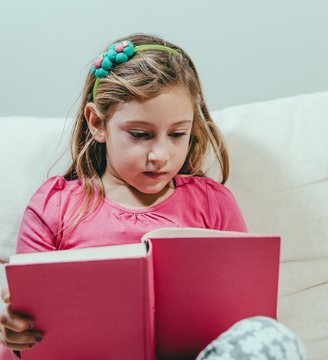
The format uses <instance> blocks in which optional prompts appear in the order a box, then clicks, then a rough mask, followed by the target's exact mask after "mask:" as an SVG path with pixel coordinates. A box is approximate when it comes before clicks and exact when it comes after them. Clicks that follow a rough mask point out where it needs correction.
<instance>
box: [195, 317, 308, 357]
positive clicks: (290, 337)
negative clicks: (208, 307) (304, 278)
mask: <svg viewBox="0 0 328 360" xmlns="http://www.w3.org/2000/svg"><path fill="white" fill-rule="evenodd" d="M305 359H306V355H305V350H304V346H303V344H302V342H301V340H300V339H299V338H298V336H297V335H295V334H294V333H293V332H292V331H291V330H289V329H288V328H287V327H286V326H284V325H282V324H281V323H279V322H278V321H276V320H273V319H270V318H267V317H263V316H257V317H253V318H248V319H244V320H241V321H239V322H237V323H236V324H235V325H233V326H232V327H231V328H230V329H228V330H227V331H226V332H224V333H223V334H221V335H220V336H219V337H218V338H217V339H215V340H214V341H213V342H211V343H210V344H209V345H208V346H207V347H206V348H205V349H204V350H203V351H202V352H201V353H200V354H199V355H198V356H197V358H196V360H305Z"/></svg>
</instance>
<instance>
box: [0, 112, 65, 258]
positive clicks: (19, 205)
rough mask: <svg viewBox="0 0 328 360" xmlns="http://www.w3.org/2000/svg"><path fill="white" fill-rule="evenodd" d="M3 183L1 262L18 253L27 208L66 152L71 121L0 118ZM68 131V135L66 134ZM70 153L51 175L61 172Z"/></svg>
mask: <svg viewBox="0 0 328 360" xmlns="http://www.w3.org/2000/svg"><path fill="white" fill-rule="evenodd" d="M0 126H1V132H0V143H1V148H2V149H3V151H2V152H1V172H2V174H3V175H2V181H1V183H0V202H1V204H3V206H2V210H1V212H0V226H1V238H0V260H4V259H7V258H8V256H9V255H10V254H13V253H14V252H15V241H16V237H17V233H18V230H19V226H20V222H21V219H22V216H23V212H24V210H25V207H26V205H27V203H28V201H29V200H30V198H31V196H32V194H33V193H34V192H35V190H36V189H37V188H38V187H39V185H40V184H41V183H42V182H43V181H44V180H45V179H46V178H47V173H48V171H50V170H51V166H52V165H54V162H55V161H56V160H57V158H58V157H60V156H61V154H63V152H64V150H65V149H66V148H67V138H68V135H69V133H70V131H71V121H70V120H67V121H66V120H65V119H64V118H33V117H14V116H12V117H3V118H0ZM64 129H65V131H63V130H64ZM68 154H69V152H66V153H65V156H64V157H63V158H62V159H61V161H59V162H58V163H57V164H56V165H55V167H54V168H53V170H51V174H55V173H56V172H58V171H62V170H63V168H64V167H65V165H66V164H67V158H68Z"/></svg>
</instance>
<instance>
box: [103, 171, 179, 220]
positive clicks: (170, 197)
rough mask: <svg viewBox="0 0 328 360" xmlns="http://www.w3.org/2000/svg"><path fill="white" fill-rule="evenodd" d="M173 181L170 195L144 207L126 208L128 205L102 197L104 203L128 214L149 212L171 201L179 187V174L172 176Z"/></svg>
mask: <svg viewBox="0 0 328 360" xmlns="http://www.w3.org/2000/svg"><path fill="white" fill-rule="evenodd" d="M173 181H174V184H175V189H174V191H173V193H172V194H171V195H169V196H168V197H167V198H166V199H164V200H162V201H161V202H159V203H158V204H156V205H152V206H147V207H144V208H136V209H134V208H128V207H125V206H122V205H120V204H118V203H116V202H114V201H112V200H110V199H109V198H107V197H105V199H104V202H105V203H106V204H108V205H109V206H111V207H113V208H115V209H118V210H121V211H124V212H126V213H130V214H144V213H150V212H153V211H156V210H159V209H160V208H162V207H163V206H166V205H167V203H168V202H170V201H171V199H172V198H173V197H175V196H176V194H177V193H178V192H179V190H180V189H179V187H180V184H181V178H180V176H178V175H176V176H175V177H174V178H173Z"/></svg>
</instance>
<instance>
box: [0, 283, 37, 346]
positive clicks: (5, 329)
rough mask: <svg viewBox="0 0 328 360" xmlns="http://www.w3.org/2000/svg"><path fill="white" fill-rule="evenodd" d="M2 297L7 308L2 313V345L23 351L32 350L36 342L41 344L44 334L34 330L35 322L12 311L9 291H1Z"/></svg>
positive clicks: (0, 317)
mask: <svg viewBox="0 0 328 360" xmlns="http://www.w3.org/2000/svg"><path fill="white" fill-rule="evenodd" d="M1 297H2V300H3V302H4V303H5V304H6V306H5V309H4V310H3V312H2V313H0V343H1V344H2V345H4V346H6V347H7V348H9V349H11V350H14V351H15V350H16V351H22V350H25V349H29V348H31V347H32V346H33V345H34V344H35V343H36V342H40V341H41V340H42V334H40V333H39V332H38V331H33V330H32V329H33V327H34V323H33V320H32V319H29V318H25V317H22V316H21V315H18V314H14V313H13V312H12V311H11V308H10V296H9V291H8V290H7V289H4V290H2V291H1Z"/></svg>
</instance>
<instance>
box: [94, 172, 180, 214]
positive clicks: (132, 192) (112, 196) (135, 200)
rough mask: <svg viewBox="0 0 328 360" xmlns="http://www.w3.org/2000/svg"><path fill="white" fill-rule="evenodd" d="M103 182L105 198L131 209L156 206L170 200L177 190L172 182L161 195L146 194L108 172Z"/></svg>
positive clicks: (103, 177)
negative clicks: (167, 199)
mask: <svg viewBox="0 0 328 360" xmlns="http://www.w3.org/2000/svg"><path fill="white" fill-rule="evenodd" d="M101 180H102V182H103V185H104V188H105V196H106V197H107V198H108V199H109V200H111V201H113V202H114V203H116V204H119V205H121V206H124V207H127V208H130V209H139V208H145V207H150V206H154V205H156V204H158V203H160V202H162V201H163V200H165V199H166V198H168V197H169V196H170V195H171V194H172V193H173V192H174V188H175V186H174V182H173V180H171V181H170V183H169V184H167V186H166V187H165V188H163V189H162V190H161V191H160V192H159V193H156V194H145V193H142V192H140V191H139V190H137V189H136V188H134V187H132V186H130V185H129V184H127V183H125V182H124V181H123V180H121V179H119V178H115V177H114V176H112V175H110V174H108V172H105V174H104V175H103V176H102V178H101Z"/></svg>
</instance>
